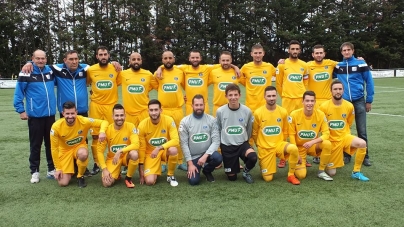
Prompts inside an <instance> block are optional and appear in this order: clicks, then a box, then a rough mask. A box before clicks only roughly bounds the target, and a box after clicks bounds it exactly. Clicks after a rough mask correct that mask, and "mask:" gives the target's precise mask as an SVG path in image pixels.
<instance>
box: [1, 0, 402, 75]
mask: <svg viewBox="0 0 404 227" xmlns="http://www.w3.org/2000/svg"><path fill="white" fill-rule="evenodd" d="M0 8H1V9H2V10H1V12H0V15H1V17H0V18H1V20H0V28H1V29H0V55H1V57H0V73H1V74H2V75H3V77H10V76H11V74H12V73H17V72H18V71H19V70H20V68H21V65H23V64H24V63H25V62H26V61H27V60H30V58H31V54H32V52H33V51H34V50H36V49H42V50H44V51H46V52H47V55H48V64H52V63H59V62H62V60H63V54H64V53H65V52H66V51H67V50H71V49H75V50H77V51H79V53H80V58H81V60H82V61H83V62H85V63H88V64H93V63H95V62H96V61H95V49H96V48H97V46H99V45H104V46H107V47H108V48H109V49H110V50H111V59H112V60H117V61H119V62H121V64H122V65H124V66H125V68H126V66H127V65H128V56H129V54H130V53H131V52H133V51H137V52H140V53H141V54H142V57H143V68H146V69H149V70H151V71H154V70H155V69H156V68H157V67H158V65H160V64H161V53H162V51H163V50H166V49H168V50H172V51H173V52H174V53H175V54H176V58H177V63H186V62H187V59H188V53H189V51H190V50H191V49H198V50H200V51H201V52H202V55H203V56H204V62H205V63H215V62H217V61H218V57H219V53H220V51H222V50H229V51H231V52H232V55H233V63H234V64H236V65H239V66H241V65H243V64H244V63H246V62H249V61H251V57H250V48H251V46H252V45H253V44H256V43H260V44H261V45H263V46H264V48H265V50H266V52H267V53H266V56H265V58H264V60H265V61H267V62H271V63H273V64H274V65H275V66H276V62H277V61H278V59H279V58H286V57H287V56H288V55H287V52H286V50H287V47H288V43H289V41H290V40H292V39H295V40H298V41H300V42H301V43H302V51H303V52H302V54H301V59H302V60H306V61H308V60H310V59H311V47H312V46H314V45H315V44H323V45H325V47H326V52H327V58H330V59H334V60H341V55H340V51H339V47H340V45H341V44H342V43H343V42H346V41H350V42H353V43H354V44H355V51H356V55H360V56H363V57H364V58H365V59H366V61H367V62H368V63H369V64H372V65H373V67H374V68H395V67H402V63H403V62H404V56H403V50H404V1H402V0H333V1H331V0H323V1H318V0H250V1H241V0H232V1H224V0H204V1H200V0H36V1H34V0H18V1H14V0H13V1H12V0H3V1H0Z"/></svg>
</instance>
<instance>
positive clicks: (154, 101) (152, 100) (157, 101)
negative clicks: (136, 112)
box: [147, 99, 161, 108]
mask: <svg viewBox="0 0 404 227" xmlns="http://www.w3.org/2000/svg"><path fill="white" fill-rule="evenodd" d="M154 104H157V105H159V108H161V102H160V101H159V100H157V99H151V100H150V101H149V103H148V104H147V107H150V106H151V105H154Z"/></svg>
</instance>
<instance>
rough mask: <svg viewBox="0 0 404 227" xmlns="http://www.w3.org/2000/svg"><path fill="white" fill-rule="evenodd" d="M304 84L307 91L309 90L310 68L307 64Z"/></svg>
mask: <svg viewBox="0 0 404 227" xmlns="http://www.w3.org/2000/svg"><path fill="white" fill-rule="evenodd" d="M303 84H304V87H305V88H306V90H307V88H308V87H309V68H308V66H307V63H306V64H305V65H304V75H303Z"/></svg>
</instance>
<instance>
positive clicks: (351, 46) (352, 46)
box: [339, 42, 355, 51]
mask: <svg viewBox="0 0 404 227" xmlns="http://www.w3.org/2000/svg"><path fill="white" fill-rule="evenodd" d="M344 46H348V47H349V48H351V49H352V50H354V49H355V48H354V45H353V44H352V43H350V42H345V43H343V44H342V45H341V47H340V48H339V50H340V51H342V48H343V47H344Z"/></svg>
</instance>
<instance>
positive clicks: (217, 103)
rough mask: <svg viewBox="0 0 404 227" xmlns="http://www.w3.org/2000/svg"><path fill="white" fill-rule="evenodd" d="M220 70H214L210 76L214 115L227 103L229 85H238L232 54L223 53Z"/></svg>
mask: <svg viewBox="0 0 404 227" xmlns="http://www.w3.org/2000/svg"><path fill="white" fill-rule="evenodd" d="M219 62H220V66H221V67H220V68H217V69H214V70H212V72H210V74H209V85H211V84H213V115H216V111H217V109H218V108H219V107H221V106H223V105H225V104H226V103H227V99H226V96H225V90H226V87H227V85H229V84H238V78H237V76H236V72H235V70H234V69H233V68H232V67H231V62H232V58H231V53H230V52H228V51H223V52H222V53H221V54H220V59H219Z"/></svg>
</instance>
